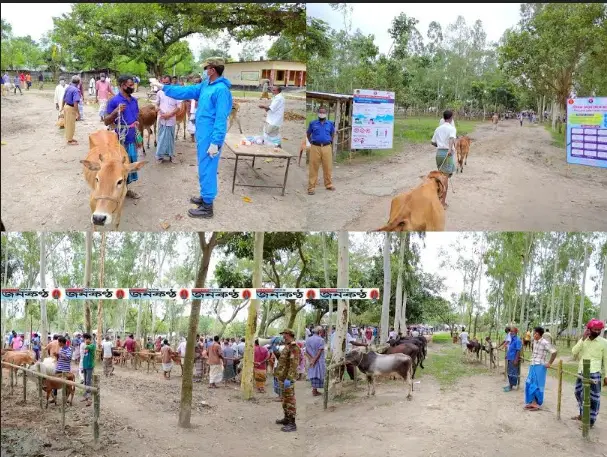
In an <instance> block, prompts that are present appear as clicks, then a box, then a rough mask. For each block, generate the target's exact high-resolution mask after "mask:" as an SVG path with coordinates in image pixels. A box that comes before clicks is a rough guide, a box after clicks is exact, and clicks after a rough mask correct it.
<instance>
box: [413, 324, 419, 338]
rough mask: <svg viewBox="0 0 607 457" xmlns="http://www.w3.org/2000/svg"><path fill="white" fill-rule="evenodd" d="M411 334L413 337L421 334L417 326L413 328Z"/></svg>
mask: <svg viewBox="0 0 607 457" xmlns="http://www.w3.org/2000/svg"><path fill="white" fill-rule="evenodd" d="M411 336H412V337H413V338H417V337H418V336H419V332H418V330H417V327H415V328H414V329H413V331H412V332H411Z"/></svg>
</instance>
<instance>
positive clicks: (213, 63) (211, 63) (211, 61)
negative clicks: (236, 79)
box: [200, 57, 226, 69]
mask: <svg viewBox="0 0 607 457" xmlns="http://www.w3.org/2000/svg"><path fill="white" fill-rule="evenodd" d="M225 64H226V61H225V59H224V58H223V57H208V58H207V59H205V60H204V62H202V64H201V65H200V66H201V67H202V68H203V69H206V68H207V67H218V66H220V65H225Z"/></svg>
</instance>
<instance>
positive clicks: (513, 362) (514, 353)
mask: <svg viewBox="0 0 607 457" xmlns="http://www.w3.org/2000/svg"><path fill="white" fill-rule="evenodd" d="M517 334H518V329H517V328H516V327H512V328H511V329H510V344H508V351H507V352H506V361H507V363H508V383H509V385H508V386H506V387H504V392H510V391H511V390H512V388H513V387H516V386H517V385H518V381H519V376H520V374H521V349H522V347H523V343H522V341H521V339H520V338H519V337H518V336H517Z"/></svg>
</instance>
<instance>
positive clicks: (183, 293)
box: [179, 289, 190, 300]
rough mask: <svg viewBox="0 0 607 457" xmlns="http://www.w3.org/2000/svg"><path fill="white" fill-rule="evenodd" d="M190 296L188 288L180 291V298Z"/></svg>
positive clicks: (183, 298) (185, 298)
mask: <svg viewBox="0 0 607 457" xmlns="http://www.w3.org/2000/svg"><path fill="white" fill-rule="evenodd" d="M189 296H190V293H189V292H188V290H187V289H181V290H180V291H179V298H181V299H182V300H187V299H188V297H189Z"/></svg>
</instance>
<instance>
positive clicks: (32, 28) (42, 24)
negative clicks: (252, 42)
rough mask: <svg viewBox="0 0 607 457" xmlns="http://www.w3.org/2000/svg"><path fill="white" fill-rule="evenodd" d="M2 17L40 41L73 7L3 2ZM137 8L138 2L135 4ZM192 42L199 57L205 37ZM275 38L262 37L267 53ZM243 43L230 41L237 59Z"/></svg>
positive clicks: (17, 33) (21, 33)
mask: <svg viewBox="0 0 607 457" xmlns="http://www.w3.org/2000/svg"><path fill="white" fill-rule="evenodd" d="M0 6H1V7H2V19H4V20H5V21H7V22H8V23H9V24H11V26H12V27H13V34H14V35H15V36H27V35H30V36H31V37H32V38H33V39H34V40H36V41H38V40H40V38H42V36H43V35H44V34H45V33H46V32H48V31H49V30H52V29H53V17H59V16H61V15H62V14H64V13H69V12H70V11H71V9H72V7H71V5H70V4H69V3H27V4H25V5H24V4H19V3H2V4H1V5H0ZM134 8H137V4H134ZM27 11H35V12H36V14H27ZM186 40H187V41H188V43H189V44H190V49H191V50H192V52H193V53H194V57H196V58H198V54H199V53H200V51H201V50H202V48H203V47H204V46H205V42H206V41H207V40H205V37H203V36H202V35H200V34H197V35H193V36H191V37H188V38H187V39H186ZM274 40H275V38H271V37H262V41H261V44H262V46H263V51H262V53H261V54H265V53H266V52H267V50H268V49H269V48H270V46H271V45H272V43H273V42H274ZM242 47H243V44H239V43H237V42H236V41H235V40H231V41H230V49H229V52H230V55H231V56H232V58H234V59H237V58H238V53H239V52H240V51H241V50H242Z"/></svg>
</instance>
